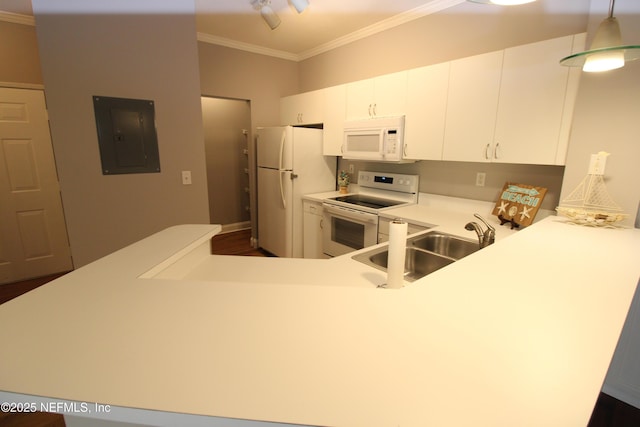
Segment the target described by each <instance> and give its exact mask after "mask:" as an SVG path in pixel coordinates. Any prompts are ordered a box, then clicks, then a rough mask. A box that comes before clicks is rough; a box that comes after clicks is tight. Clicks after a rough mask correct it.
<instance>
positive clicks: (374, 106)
mask: <svg viewBox="0 0 640 427" xmlns="http://www.w3.org/2000/svg"><path fill="white" fill-rule="evenodd" d="M377 107H378V104H373V115H374V116H377V115H378V112H377V111H376V108H377Z"/></svg>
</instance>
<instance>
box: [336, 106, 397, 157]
mask: <svg viewBox="0 0 640 427" xmlns="http://www.w3.org/2000/svg"><path fill="white" fill-rule="evenodd" d="M403 151H404V116H398V117H382V118H376V119H368V120H357V121H347V122H345V123H344V139H343V141H342V157H343V158H345V159H350V160H366V161H377V162H404V161H405V160H404V159H403Z"/></svg>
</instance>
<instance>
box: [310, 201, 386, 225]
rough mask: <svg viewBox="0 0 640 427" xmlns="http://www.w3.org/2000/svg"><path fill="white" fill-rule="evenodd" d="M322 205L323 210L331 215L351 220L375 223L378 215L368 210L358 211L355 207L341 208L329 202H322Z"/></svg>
mask: <svg viewBox="0 0 640 427" xmlns="http://www.w3.org/2000/svg"><path fill="white" fill-rule="evenodd" d="M322 207H323V208H324V211H325V212H326V213H328V214H330V215H332V216H337V217H341V218H345V219H349V220H352V221H358V222H362V223H367V224H377V223H378V215H377V214H372V213H369V212H363V211H358V210H355V209H349V208H343V207H341V206H335V205H331V204H329V203H323V204H322Z"/></svg>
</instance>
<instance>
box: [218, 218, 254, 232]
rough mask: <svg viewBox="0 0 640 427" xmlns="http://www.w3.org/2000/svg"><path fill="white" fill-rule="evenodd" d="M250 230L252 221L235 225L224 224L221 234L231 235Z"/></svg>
mask: <svg viewBox="0 0 640 427" xmlns="http://www.w3.org/2000/svg"><path fill="white" fill-rule="evenodd" d="M248 228H251V221H243V222H236V223H233V224H223V225H222V232H221V233H220V234H223V233H231V232H233V231H240V230H246V229H248Z"/></svg>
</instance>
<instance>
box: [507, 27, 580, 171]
mask: <svg viewBox="0 0 640 427" xmlns="http://www.w3.org/2000/svg"><path fill="white" fill-rule="evenodd" d="M572 44H573V36H567V37H561V38H556V39H551V40H545V41H543V42H538V43H532V44H528V45H524V46H517V47H514V48H510V49H506V50H505V53H504V64H503V68H502V80H501V83H500V100H499V102H498V116H497V120H496V131H495V137H494V141H495V144H496V147H497V148H496V151H495V159H494V160H495V161H498V162H505V163H532V164H541V165H553V164H555V163H556V152H557V150H558V143H559V137H560V129H561V126H562V118H563V110H564V107H565V94H566V90H567V81H568V78H569V71H570V68H568V67H561V66H559V65H558V58H563V57H565V56H567V55H570V54H571V47H572Z"/></svg>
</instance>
